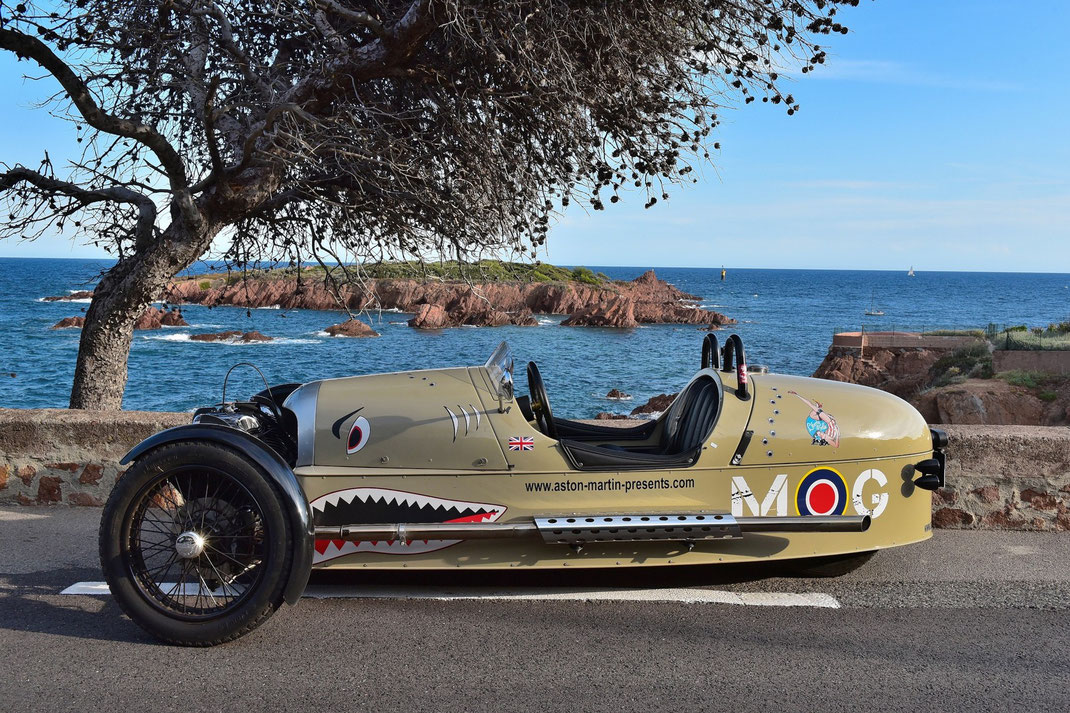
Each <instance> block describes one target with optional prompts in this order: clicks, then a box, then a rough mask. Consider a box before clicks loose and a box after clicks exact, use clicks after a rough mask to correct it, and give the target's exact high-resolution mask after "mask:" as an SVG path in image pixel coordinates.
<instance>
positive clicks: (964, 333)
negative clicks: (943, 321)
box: [921, 329, 985, 339]
mask: <svg viewBox="0 0 1070 713" xmlns="http://www.w3.org/2000/svg"><path fill="white" fill-rule="evenodd" d="M921 334H922V336H923V337H976V338H978V339H984V338H985V330H983V329H934V330H932V331H929V332H922V333H921Z"/></svg>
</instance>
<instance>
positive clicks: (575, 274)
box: [572, 266, 600, 285]
mask: <svg viewBox="0 0 1070 713" xmlns="http://www.w3.org/2000/svg"><path fill="white" fill-rule="evenodd" d="M572 279H573V280H575V281H576V282H582V283H583V284H585V285H597V284H600V281H599V279H598V277H597V276H596V275H595V274H594V272H592V271H591V269H590V268H586V267H582V266H581V267H577V268H575V269H573V270H572Z"/></svg>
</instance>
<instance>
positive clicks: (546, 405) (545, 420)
mask: <svg viewBox="0 0 1070 713" xmlns="http://www.w3.org/2000/svg"><path fill="white" fill-rule="evenodd" d="M528 393H529V394H530V395H531V410H532V412H534V414H535V423H537V424H538V426H539V430H540V431H542V432H543V433H544V434H546V435H547V436H549V437H550V438H553V439H554V440H557V424H555V423H554V414H553V412H552V411H551V410H550V399H549V398H548V397H547V396H546V385H545V384H543V383H542V374H540V373H539V367H537V366H536V365H535V362H533V361H529V362H528Z"/></svg>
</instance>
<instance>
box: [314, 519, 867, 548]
mask: <svg viewBox="0 0 1070 713" xmlns="http://www.w3.org/2000/svg"><path fill="white" fill-rule="evenodd" d="M869 525H870V517H869V515H808V516H801V517H739V518H737V517H733V516H732V515H729V514H727V513H692V514H658V515H563V516H557V517H537V518H534V519H533V520H532V521H530V522H505V523H500V522H488V523H451V522H444V523H384V524H373V525H341V526H331V527H326V526H319V527H317V528H316V539H321V540H346V541H349V542H366V541H373V540H401V541H412V540H488V539H512V538H517V537H534V536H537V535H539V536H542V539H543V541H544V542H546V543H548V544H568V545H576V544H586V543H590V542H637V541H646V540H660V541H675V542H693V541H697V540H735V539H739V538H741V537H743V535H744V533H747V532H865V531H866V530H868V529H869Z"/></svg>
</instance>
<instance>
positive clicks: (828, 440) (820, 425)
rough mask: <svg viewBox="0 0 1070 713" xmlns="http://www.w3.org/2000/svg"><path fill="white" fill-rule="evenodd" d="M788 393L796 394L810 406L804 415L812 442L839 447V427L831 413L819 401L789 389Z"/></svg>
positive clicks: (818, 444)
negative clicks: (807, 413)
mask: <svg viewBox="0 0 1070 713" xmlns="http://www.w3.org/2000/svg"><path fill="white" fill-rule="evenodd" d="M788 393H789V394H794V395H795V396H798V397H799V398H800V399H802V401H803V402H804V403H805V404H806V405H807V406H809V407H810V414H809V415H808V416H807V417H806V430H807V431H808V432H809V434H810V438H812V439H813V444H814V445H815V446H832V447H833V448H839V447H840V428H839V426H837V425H836V419H834V418H833V417H832V414H830V413H828V412H827V411H825V410H824V409H823V408H822V407H821V402H820V401H811V400H809V399H807V398H805V397H803V396H800V395H799V394H798V393H796V392H795V391H789V392H788Z"/></svg>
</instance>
